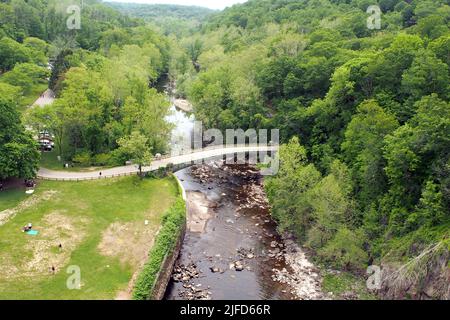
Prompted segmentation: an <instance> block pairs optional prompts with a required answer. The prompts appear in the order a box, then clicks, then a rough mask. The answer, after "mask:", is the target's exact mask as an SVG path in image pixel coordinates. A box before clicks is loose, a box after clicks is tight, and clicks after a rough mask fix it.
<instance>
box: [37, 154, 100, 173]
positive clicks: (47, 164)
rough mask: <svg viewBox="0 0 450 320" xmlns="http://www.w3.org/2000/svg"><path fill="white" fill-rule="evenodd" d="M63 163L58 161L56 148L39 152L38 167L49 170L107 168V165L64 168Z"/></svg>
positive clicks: (76, 170) (74, 170)
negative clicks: (39, 161)
mask: <svg viewBox="0 0 450 320" xmlns="http://www.w3.org/2000/svg"><path fill="white" fill-rule="evenodd" d="M63 164H64V162H63V161H58V152H57V151H56V148H55V149H54V150H53V151H50V152H42V153H41V163H40V167H42V168H46V169H50V170H58V171H72V172H82V171H92V170H100V169H107V168H109V167H83V166H79V165H75V166H74V167H69V168H64V167H63Z"/></svg>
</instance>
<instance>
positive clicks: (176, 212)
mask: <svg viewBox="0 0 450 320" xmlns="http://www.w3.org/2000/svg"><path fill="white" fill-rule="evenodd" d="M185 214H186V208H185V203H184V201H183V199H181V198H180V199H178V200H177V201H176V202H175V204H174V205H173V206H172V207H171V208H170V209H169V210H168V212H167V213H166V214H165V215H164V217H163V221H162V227H161V230H160V232H159V234H158V236H157V238H156V240H155V244H154V245H153V248H152V249H151V251H150V254H149V258H148V261H147V263H146V264H145V265H144V268H143V270H142V272H141V273H140V275H139V277H138V279H137V281H136V284H135V286H134V289H133V299H134V300H147V299H149V297H151V296H152V289H153V287H154V285H155V281H156V279H157V276H158V273H159V271H160V269H161V266H162V263H163V262H164V258H165V257H166V255H167V254H170V253H172V252H173V250H174V249H175V245H176V243H177V239H178V236H179V234H180V232H181V229H182V226H183V224H184V223H185Z"/></svg>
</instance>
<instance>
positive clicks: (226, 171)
mask: <svg viewBox="0 0 450 320" xmlns="http://www.w3.org/2000/svg"><path fill="white" fill-rule="evenodd" d="M176 175H177V177H178V178H179V179H180V180H181V181H182V183H183V185H184V187H185V189H186V192H187V196H188V215H189V216H190V217H194V218H192V219H191V222H192V220H195V217H196V215H197V214H199V212H195V211H203V213H200V215H202V214H204V216H203V219H199V220H203V221H200V222H198V223H197V222H192V223H191V226H190V228H189V226H188V230H187V233H186V237H185V239H184V243H183V247H182V250H181V254H180V257H179V259H178V261H177V265H176V267H175V271H177V269H178V270H180V269H181V276H183V275H186V274H187V273H188V272H187V271H185V270H183V268H184V267H188V268H187V269H188V270H190V271H191V275H192V274H193V273H192V270H193V269H195V272H194V274H196V273H197V272H198V277H189V274H188V276H187V277H186V278H185V281H180V279H178V281H174V280H172V281H171V283H170V285H169V287H168V290H167V294H166V298H167V299H225V300H228V299H238V300H248V299H271V300H272V299H291V298H292V295H291V294H290V288H289V287H287V286H286V285H284V284H281V283H279V282H275V281H274V280H273V279H272V275H274V271H273V269H279V270H282V269H283V268H285V267H286V265H285V261H284V256H283V255H282V254H281V253H280V252H281V251H282V250H283V245H282V240H281V239H280V237H279V235H278V234H277V232H276V225H275V223H274V222H273V221H272V219H271V218H270V216H269V212H268V209H267V204H266V203H264V202H265V199H264V196H263V194H261V192H262V185H261V182H262V181H261V178H260V176H259V174H258V173H257V171H255V170H254V169H253V168H249V167H247V166H243V165H239V166H222V165H221V163H220V162H217V161H216V162H215V163H213V164H212V165H211V166H207V165H203V166H193V167H190V168H187V169H184V170H181V171H179V172H177V173H176ZM205 212H207V213H206V214H205ZM188 220H189V219H188ZM197 224H198V225H200V226H197ZM202 224H204V227H202ZM238 261H239V264H240V266H241V268H242V269H243V270H242V271H237V269H239V267H238V268H236V265H235V263H236V262H238ZM193 266H194V267H193ZM178 273H180V272H178ZM176 275H177V272H175V273H174V276H175V278H176ZM188 277H189V279H187V278H188Z"/></svg>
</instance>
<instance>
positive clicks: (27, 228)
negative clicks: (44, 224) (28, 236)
mask: <svg viewBox="0 0 450 320" xmlns="http://www.w3.org/2000/svg"><path fill="white" fill-rule="evenodd" d="M32 229H33V224H32V223H31V222H30V223H29V224H27V225H26V226H25V227H23V228H22V232H28V231H31V230H32Z"/></svg>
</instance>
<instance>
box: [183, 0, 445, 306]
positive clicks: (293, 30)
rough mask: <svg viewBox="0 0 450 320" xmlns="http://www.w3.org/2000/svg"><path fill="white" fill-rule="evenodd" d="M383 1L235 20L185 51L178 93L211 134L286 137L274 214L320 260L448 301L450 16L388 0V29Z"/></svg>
mask: <svg viewBox="0 0 450 320" xmlns="http://www.w3.org/2000/svg"><path fill="white" fill-rule="evenodd" d="M372 2H373V1H364V0H353V1H344V0H342V1H340V0H333V1H331V0H330V1H328V0H303V1H286V0H250V1H248V2H247V3H245V4H242V5H235V6H233V7H231V8H228V9H226V10H224V11H223V12H221V13H219V14H217V15H215V16H213V17H211V19H209V20H208V22H207V23H205V24H204V25H203V27H202V29H201V30H200V32H198V33H195V34H193V35H192V36H190V37H187V38H184V39H183V41H184V43H186V44H187V45H186V47H187V48H188V54H189V57H190V60H191V61H192V64H193V66H194V67H192V68H191V69H190V71H188V72H185V73H184V74H183V75H180V76H178V89H179V91H178V94H179V95H181V96H186V97H187V98H188V99H189V100H191V102H192V103H193V105H194V109H195V114H196V117H197V119H199V120H201V121H203V124H204V125H205V126H206V127H215V128H220V129H223V130H224V129H226V128H244V129H246V128H256V129H262V128H266V129H270V128H275V129H279V130H280V135H281V139H282V142H283V143H284V144H285V146H284V147H283V148H282V151H281V152H280V156H281V168H280V172H279V173H278V175H277V176H275V177H270V178H268V179H266V183H265V184H266V191H267V193H268V196H269V199H270V202H271V205H272V215H273V217H274V218H275V219H276V220H277V221H278V223H279V229H280V230H281V231H288V232H291V233H294V234H295V235H296V236H297V239H298V241H299V242H300V243H302V244H304V245H305V246H307V247H309V248H310V249H311V250H313V251H314V252H315V254H316V259H317V261H319V262H321V263H324V265H326V266H331V267H334V268H338V269H339V270H346V271H350V272H352V273H354V274H360V275H362V274H364V273H365V270H366V268H367V266H368V265H371V264H374V265H377V266H381V267H383V268H384V270H385V271H386V273H385V274H384V278H383V290H381V291H380V293H382V296H383V297H389V298H401V297H405V296H410V297H414V298H443V297H447V298H448V294H449V293H448V292H449V291H448V290H449V287H448V282H447V284H445V285H442V283H440V284H439V281H443V280H442V279H446V278H447V279H448V276H449V271H448V257H449V241H448V238H449V232H450V209H449V208H450V202H449V199H450V179H449V176H450V171H449V163H450V162H449V161H450V154H449V152H448V150H450V140H449V136H450V113H449V112H450V105H449V98H450V90H449V82H450V81H449V80H450V76H449V65H450V60H449V52H450V29H449V22H450V7H449V6H448V3H447V2H446V1H441V0H427V1H417V0H416V1H414V0H413V1H401V0H389V1H387V0H380V1H378V5H379V7H378V8H379V11H380V12H381V13H380V15H379V18H380V19H381V21H380V27H379V28H377V27H375V26H374V23H375V20H374V19H375V18H376V12H374V11H372V12H369V13H367V12H366V10H367V9H368V7H369V5H371V4H373V3H372ZM371 16H372V19H370V20H368V19H369V18H370V17H371ZM388 270H389V271H388ZM406 270H409V271H406ZM394 271H395V272H394ZM439 279H440V280H439ZM444 282H445V281H444Z"/></svg>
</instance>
